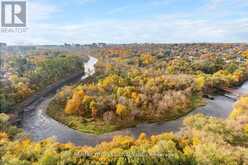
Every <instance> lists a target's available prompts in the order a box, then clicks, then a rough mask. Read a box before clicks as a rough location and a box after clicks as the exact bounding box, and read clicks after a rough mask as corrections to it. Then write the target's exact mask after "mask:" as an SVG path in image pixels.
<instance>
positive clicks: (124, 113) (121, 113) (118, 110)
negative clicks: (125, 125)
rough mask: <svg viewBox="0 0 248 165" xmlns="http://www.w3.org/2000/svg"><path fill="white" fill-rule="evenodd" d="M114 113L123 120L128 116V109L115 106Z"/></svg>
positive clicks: (120, 105) (123, 106)
mask: <svg viewBox="0 0 248 165" xmlns="http://www.w3.org/2000/svg"><path fill="white" fill-rule="evenodd" d="M116 113H117V114H118V115H119V116H120V117H121V118H124V117H126V116H127V115H128V114H129V111H128V108H127V107H126V106H125V105H122V104H117V105H116Z"/></svg>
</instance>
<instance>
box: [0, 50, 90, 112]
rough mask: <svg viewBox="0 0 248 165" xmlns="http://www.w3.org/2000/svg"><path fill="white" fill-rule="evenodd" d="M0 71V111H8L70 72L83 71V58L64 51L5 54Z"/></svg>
mask: <svg viewBox="0 0 248 165" xmlns="http://www.w3.org/2000/svg"><path fill="white" fill-rule="evenodd" d="M3 60H4V64H3V67H2V68H1V70H2V72H3V73H4V76H3V78H1V83H0V103H1V109H0V112H8V111H11V110H13V107H14V106H15V105H16V104H17V103H20V102H22V101H23V100H25V99H26V98H27V97H28V96H31V95H32V94H34V93H36V92H38V91H40V90H42V89H44V88H46V87H47V86H49V85H51V84H53V83H55V82H57V81H59V80H61V79H63V78H64V77H65V76H68V75H70V74H72V73H76V72H83V70H84V68H83V63H84V61H86V59H85V57H84V58H82V57H81V56H79V55H75V54H73V53H71V54H68V53H65V52H54V53H52V54H48V53H43V54H40V53H36V54H28V55H26V56H23V55H6V56H4V59H3Z"/></svg>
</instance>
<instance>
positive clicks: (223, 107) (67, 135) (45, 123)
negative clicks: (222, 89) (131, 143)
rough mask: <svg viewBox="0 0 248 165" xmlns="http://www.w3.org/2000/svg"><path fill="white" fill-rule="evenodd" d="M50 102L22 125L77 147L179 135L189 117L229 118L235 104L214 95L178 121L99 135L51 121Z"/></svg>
mask: <svg viewBox="0 0 248 165" xmlns="http://www.w3.org/2000/svg"><path fill="white" fill-rule="evenodd" d="M91 62H92V64H91V65H90V66H92V67H93V66H94V65H93V63H94V62H96V59H95V61H94V60H92V61H91ZM86 71H87V70H86ZM84 77H87V76H84ZM247 87H248V82H246V83H244V84H243V85H242V86H241V87H239V89H241V90H243V89H247ZM247 92H248V90H247ZM50 101H51V98H48V97H47V98H44V100H42V101H41V102H40V103H39V104H38V105H36V106H35V110H33V111H30V112H27V113H25V114H24V119H23V121H22V124H23V128H24V130H25V132H27V133H29V134H30V136H31V137H32V139H33V140H42V139H46V138H49V137H54V138H56V139H57V140H58V141H59V142H60V143H68V142H72V143H74V144H76V145H90V146H95V145H96V144H99V143H101V142H103V141H110V140H111V139H112V138H113V137H114V136H117V135H130V136H132V137H138V136H139V135H140V134H141V133H146V134H147V135H148V136H151V135H157V134H160V133H162V132H171V131H172V132H176V131H179V130H180V129H181V128H182V126H183V124H182V122H183V120H184V119H185V118H186V117H188V116H191V115H194V114H197V113H202V114H205V115H207V116H214V117H220V118H222V119H225V118H226V117H227V116H228V115H229V113H230V112H231V111H232V106H233V104H234V102H233V101H232V100H230V99H228V98H226V97H224V96H214V100H206V103H207V104H206V105H205V106H203V107H200V108H197V109H196V110H194V111H191V112H189V113H188V114H187V115H186V116H183V117H180V118H178V119H176V120H172V121H167V122H160V123H153V124H150V123H142V124H138V125H137V126H136V127H132V128H127V129H122V130H120V131H114V132H111V133H107V134H102V135H99V136H96V135H90V134H87V133H81V132H79V131H76V130H73V129H71V128H69V127H67V126H65V125H63V124H61V123H59V122H57V121H55V120H53V119H52V118H50V117H49V116H48V115H47V114H46V113H45V111H46V109H47V107H48V104H49V103H50ZM40 130H42V131H40Z"/></svg>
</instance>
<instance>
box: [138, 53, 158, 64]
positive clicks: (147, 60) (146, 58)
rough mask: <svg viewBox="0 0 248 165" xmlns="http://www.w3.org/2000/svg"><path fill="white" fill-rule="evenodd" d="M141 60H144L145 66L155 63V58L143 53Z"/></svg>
mask: <svg viewBox="0 0 248 165" xmlns="http://www.w3.org/2000/svg"><path fill="white" fill-rule="evenodd" d="M141 58H142V60H143V64H146V65H148V64H152V63H153V62H154V61H155V59H154V57H153V56H152V55H151V54H150V53H143V54H142V55H141Z"/></svg>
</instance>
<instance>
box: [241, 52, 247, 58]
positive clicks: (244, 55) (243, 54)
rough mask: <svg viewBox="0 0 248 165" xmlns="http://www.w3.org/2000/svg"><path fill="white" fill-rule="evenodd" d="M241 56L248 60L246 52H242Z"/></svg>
mask: <svg viewBox="0 0 248 165" xmlns="http://www.w3.org/2000/svg"><path fill="white" fill-rule="evenodd" d="M242 56H243V57H245V58H247V59H248V50H246V51H244V52H243V53H242Z"/></svg>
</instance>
